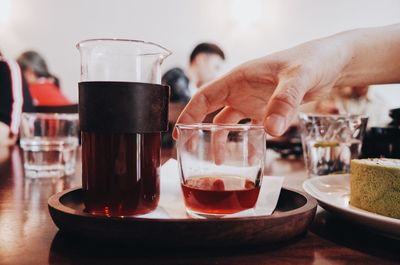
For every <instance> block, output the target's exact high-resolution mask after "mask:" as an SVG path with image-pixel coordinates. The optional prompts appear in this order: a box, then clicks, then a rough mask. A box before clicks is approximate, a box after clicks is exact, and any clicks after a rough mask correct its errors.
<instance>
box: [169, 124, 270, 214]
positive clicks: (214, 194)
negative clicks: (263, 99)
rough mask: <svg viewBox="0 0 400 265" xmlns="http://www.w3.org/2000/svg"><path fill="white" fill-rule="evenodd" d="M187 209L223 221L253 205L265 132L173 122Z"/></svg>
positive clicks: (236, 126)
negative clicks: (223, 218)
mask: <svg viewBox="0 0 400 265" xmlns="http://www.w3.org/2000/svg"><path fill="white" fill-rule="evenodd" d="M176 127H177V130H178V141H177V154H178V163H179V169H180V177H181V188H182V192H183V197H184V202H185V205H186V211H187V213H188V214H189V215H191V216H192V217H197V218H204V217H205V218H213V217H221V216H225V215H229V214H233V213H236V212H240V211H243V210H247V209H251V208H253V207H254V206H255V204H256V202H257V198H258V194H259V191H260V187H261V181H262V177H263V170H264V160H265V147H266V136H265V132H264V128H263V127H262V126H258V125H245V124H234V125H229V124H177V125H176Z"/></svg>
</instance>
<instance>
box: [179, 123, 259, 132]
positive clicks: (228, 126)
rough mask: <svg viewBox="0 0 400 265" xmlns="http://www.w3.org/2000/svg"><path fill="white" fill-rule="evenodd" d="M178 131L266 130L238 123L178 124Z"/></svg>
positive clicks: (254, 125) (253, 125) (257, 126)
mask: <svg viewBox="0 0 400 265" xmlns="http://www.w3.org/2000/svg"><path fill="white" fill-rule="evenodd" d="M175 126H176V127H177V128H178V129H189V130H205V131H215V130H231V131H250V130H261V129H262V130H264V126H262V125H256V124H237V123H178V124H176V125H175Z"/></svg>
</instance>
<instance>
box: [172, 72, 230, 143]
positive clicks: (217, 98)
mask: <svg viewBox="0 0 400 265" xmlns="http://www.w3.org/2000/svg"><path fill="white" fill-rule="evenodd" d="M228 83H229V78H228V76H225V77H223V78H221V79H218V80H216V81H214V82H212V83H210V84H208V85H206V86H205V87H204V88H202V89H201V90H200V91H199V92H197V93H196V94H195V95H194V96H193V98H192V99H191V100H190V101H189V103H188V104H187V105H186V107H185V108H184V109H183V111H182V113H181V114H180V115H179V118H178V120H177V122H176V123H177V124H178V123H189V124H190V123H198V122H202V121H203V120H204V118H205V117H206V116H207V114H209V113H211V112H214V111H216V110H218V109H220V108H222V107H224V106H225V103H226V98H227V97H228V95H229V92H228V87H229V85H228ZM173 137H174V138H175V139H177V132H176V130H175V129H174V132H173Z"/></svg>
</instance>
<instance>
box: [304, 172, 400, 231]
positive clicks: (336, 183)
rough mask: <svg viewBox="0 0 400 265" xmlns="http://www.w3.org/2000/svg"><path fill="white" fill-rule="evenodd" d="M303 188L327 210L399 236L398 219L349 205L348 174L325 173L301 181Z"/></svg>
mask: <svg viewBox="0 0 400 265" xmlns="http://www.w3.org/2000/svg"><path fill="white" fill-rule="evenodd" d="M303 189H304V190H305V191H306V192H307V193H308V194H310V195H311V196H313V197H314V198H315V199H317V200H318V203H319V205H320V206H321V207H322V208H324V209H325V210H327V211H330V212H332V213H334V214H337V215H340V216H342V217H344V218H346V219H348V220H351V221H354V222H357V223H360V224H363V225H366V226H368V227H370V228H373V229H376V230H378V231H380V232H383V233H385V234H389V235H392V236H395V237H400V219H395V218H390V217H386V216H383V215H380V214H375V213H371V212H368V211H365V210H362V209H359V208H357V207H354V206H352V205H349V195H350V176H349V175H327V176H321V177H315V178H311V179H308V180H306V181H304V182H303Z"/></svg>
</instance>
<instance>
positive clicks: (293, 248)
mask: <svg viewBox="0 0 400 265" xmlns="http://www.w3.org/2000/svg"><path fill="white" fill-rule="evenodd" d="M162 156H163V161H165V160H166V159H168V158H170V157H174V156H175V151H174V150H173V149H172V150H163V152H162ZM268 157H269V159H268V161H269V162H268V170H267V173H266V174H268V175H283V176H285V177H286V179H285V184H284V185H285V186H287V187H292V188H297V189H301V183H302V181H303V180H304V179H305V178H306V173H305V170H304V166H303V162H302V161H301V160H292V161H288V160H282V159H279V157H278V156H277V155H276V154H273V153H271V152H268ZM77 168H78V170H77V173H76V174H75V175H73V176H70V177H67V178H63V179H58V180H47V181H44V180H36V181H35V180H30V179H26V178H25V177H24V172H23V161H22V157H21V150H20V149H19V148H18V147H13V148H3V149H1V150H0V264H252V265H253V264H254V265H255V264H400V240H398V239H397V240H396V239H393V238H388V237H384V236H382V235H379V234H376V233H374V232H373V231H370V230H368V229H366V228H364V227H362V226H360V225H357V224H353V223H350V222H348V221H345V220H342V219H340V218H338V217H335V216H333V215H331V214H329V213H327V212H326V211H324V210H322V209H318V212H317V215H316V218H315V220H314V222H313V224H312V225H311V227H310V228H309V231H308V232H307V233H306V234H305V235H303V236H301V237H300V238H297V239H295V240H292V241H290V242H286V243H282V244H277V245H272V246H271V245H270V246H259V247H252V248H240V249H238V248H235V249H224V250H221V249H218V250H212V249H207V250H205V249H168V248H165V249H143V248H141V249H138V248H137V247H133V244H132V245H130V244H125V243H124V244H118V245H116V244H115V243H113V244H109V243H108V242H101V241H99V240H97V241H95V240H93V241H81V240H76V238H73V237H71V236H69V235H66V234H64V233H61V232H59V231H58V229H57V227H56V226H55V225H54V224H53V222H52V220H51V218H50V215H49V213H48V209H47V199H48V197H49V196H51V195H52V194H54V193H57V192H60V191H62V190H64V189H68V188H72V187H79V186H81V179H80V164H79V163H78V165H77ZM136 243H137V242H136Z"/></svg>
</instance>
